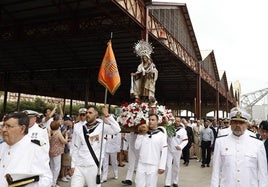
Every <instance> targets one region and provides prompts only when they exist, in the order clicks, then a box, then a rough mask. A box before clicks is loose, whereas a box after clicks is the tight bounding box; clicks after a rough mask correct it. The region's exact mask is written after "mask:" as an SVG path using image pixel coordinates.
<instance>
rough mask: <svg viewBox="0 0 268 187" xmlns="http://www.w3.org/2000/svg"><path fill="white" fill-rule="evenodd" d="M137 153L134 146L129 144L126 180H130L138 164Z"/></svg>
mask: <svg viewBox="0 0 268 187" xmlns="http://www.w3.org/2000/svg"><path fill="white" fill-rule="evenodd" d="M138 154H139V153H138V151H137V150H136V149H135V147H134V145H131V144H129V150H128V170H127V175H126V180H131V181H132V177H133V173H134V170H135V168H136V166H137V162H138Z"/></svg>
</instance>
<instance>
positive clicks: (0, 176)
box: [0, 136, 52, 187]
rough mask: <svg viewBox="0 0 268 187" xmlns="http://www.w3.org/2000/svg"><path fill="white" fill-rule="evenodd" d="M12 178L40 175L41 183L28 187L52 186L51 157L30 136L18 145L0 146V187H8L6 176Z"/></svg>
mask: <svg viewBox="0 0 268 187" xmlns="http://www.w3.org/2000/svg"><path fill="white" fill-rule="evenodd" d="M6 174H10V175H11V177H12V178H14V179H15V178H17V179H18V177H16V175H22V174H25V175H31V176H35V175H39V177H40V178H39V182H35V183H32V184H29V185H27V187H30V186H31V187H48V186H51V184H52V173H51V171H50V167H49V156H48V154H47V153H46V152H45V150H44V149H42V148H41V147H40V146H39V145H37V144H35V143H32V142H31V139H30V137H29V136H24V137H23V138H22V139H21V140H20V141H19V142H17V143H16V144H14V145H12V146H9V145H7V144H6V142H4V143H2V144H1V145H0V186H1V187H7V186H8V184H7V182H6V178H5V175H6Z"/></svg>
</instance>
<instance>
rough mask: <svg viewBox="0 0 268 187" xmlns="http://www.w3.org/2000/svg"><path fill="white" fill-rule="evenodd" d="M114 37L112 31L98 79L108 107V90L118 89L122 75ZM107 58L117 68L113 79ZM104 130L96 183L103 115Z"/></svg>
mask: <svg viewBox="0 0 268 187" xmlns="http://www.w3.org/2000/svg"><path fill="white" fill-rule="evenodd" d="M112 38H113V33H112V32H111V38H110V41H109V42H108V44H107V45H108V46H107V49H106V52H105V55H104V58H103V61H102V64H101V68H100V71H99V75H98V81H99V82H100V83H101V84H102V85H103V86H104V87H105V97H104V106H105V107H106V105H107V90H109V92H110V93H111V94H112V95H113V94H114V92H115V91H116V89H117V88H118V86H120V76H119V73H118V70H117V65H116V61H115V57H114V53H113V50H112V47H111V41H112ZM107 59H108V62H110V63H113V67H114V68H115V71H114V72H113V73H116V74H115V76H113V79H111V78H110V77H107V74H106V72H105V71H106V70H104V67H105V65H103V64H104V63H107ZM102 121H103V122H102V132H101V147H100V157H99V168H98V173H97V177H96V184H100V183H101V180H100V174H101V166H102V159H101V158H102V149H103V141H104V121H105V117H104V116H103V118H102Z"/></svg>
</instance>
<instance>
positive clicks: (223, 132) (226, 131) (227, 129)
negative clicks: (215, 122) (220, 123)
mask: <svg viewBox="0 0 268 187" xmlns="http://www.w3.org/2000/svg"><path fill="white" fill-rule="evenodd" d="M231 133H232V130H231V126H229V127H225V128H222V129H219V131H218V135H217V137H220V136H224V135H228V134H231Z"/></svg>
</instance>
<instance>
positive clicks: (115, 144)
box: [102, 133, 121, 181]
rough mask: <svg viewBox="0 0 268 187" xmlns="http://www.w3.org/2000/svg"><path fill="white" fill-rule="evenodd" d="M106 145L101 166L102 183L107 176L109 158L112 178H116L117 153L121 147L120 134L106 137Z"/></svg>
mask: <svg viewBox="0 0 268 187" xmlns="http://www.w3.org/2000/svg"><path fill="white" fill-rule="evenodd" d="M105 138H107V140H106V145H105V153H104V159H103V166H102V169H103V170H102V181H106V180H107V176H108V167H109V158H110V161H111V165H112V168H113V172H114V177H115V178H116V179H117V178H118V162H117V153H118V152H120V146H121V133H118V134H114V135H106V136H105Z"/></svg>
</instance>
